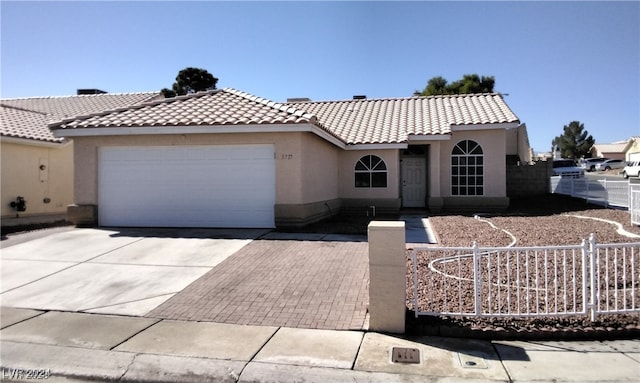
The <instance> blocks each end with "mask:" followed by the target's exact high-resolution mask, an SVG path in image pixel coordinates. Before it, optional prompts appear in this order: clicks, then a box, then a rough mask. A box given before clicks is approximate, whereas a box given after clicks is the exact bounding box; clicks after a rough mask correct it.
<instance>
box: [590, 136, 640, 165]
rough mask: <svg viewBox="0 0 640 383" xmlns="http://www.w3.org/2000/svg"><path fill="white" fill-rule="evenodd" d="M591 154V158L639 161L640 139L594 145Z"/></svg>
mask: <svg viewBox="0 0 640 383" xmlns="http://www.w3.org/2000/svg"><path fill="white" fill-rule="evenodd" d="M590 153H591V157H600V158H602V157H605V158H611V159H615V160H625V161H639V160H640V137H630V138H629V139H628V140H624V141H617V142H612V143H610V144H594V145H593V146H592V147H591V150H590Z"/></svg>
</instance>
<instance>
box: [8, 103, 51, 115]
mask: <svg viewBox="0 0 640 383" xmlns="http://www.w3.org/2000/svg"><path fill="white" fill-rule="evenodd" d="M0 106H2V107H3V108H8V109H15V110H20V111H23V112H29V113H37V114H41V115H43V116H48V115H49V113H47V112H42V111H39V110H35V109H29V108H22V107H20V106H14V105H8V104H5V103H2V102H0Z"/></svg>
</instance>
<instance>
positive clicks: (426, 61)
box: [0, 0, 640, 152]
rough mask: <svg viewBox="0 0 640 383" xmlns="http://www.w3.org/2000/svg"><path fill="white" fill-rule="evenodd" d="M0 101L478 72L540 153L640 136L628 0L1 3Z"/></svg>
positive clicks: (289, 89) (366, 89)
mask: <svg viewBox="0 0 640 383" xmlns="http://www.w3.org/2000/svg"><path fill="white" fill-rule="evenodd" d="M0 12H1V20H0V21H1V43H2V44H1V51H0V53H1V56H0V57H1V61H0V65H1V72H0V73H1V82H0V84H1V88H0V95H1V97H2V98H17V97H32V96H55V95H71V94H75V92H76V89H77V88H98V89H103V90H105V91H109V92H138V91H155V90H159V89H161V88H163V87H168V88H170V87H171V84H172V83H173V81H174V79H175V77H176V75H177V73H178V72H179V71H180V70H181V69H183V68H185V67H188V66H193V67H200V68H204V69H207V70H208V71H209V72H211V73H212V74H213V75H214V76H216V77H217V78H219V82H218V88H224V87H232V88H236V89H239V90H242V91H245V92H249V93H252V94H255V95H258V96H261V97H265V98H268V99H271V100H274V101H285V100H286V99H287V98H288V97H309V98H311V99H312V100H337V99H350V98H351V97H352V96H353V95H356V94H364V95H367V97H369V98H384V97H405V96H411V95H412V93H413V92H414V91H415V90H422V89H423V88H424V86H425V85H426V83H427V81H428V80H429V79H430V78H432V77H435V76H442V77H444V78H446V79H447V80H449V81H450V82H451V81H455V80H458V79H460V78H461V77H462V76H463V75H464V74H468V73H477V74H479V75H490V76H494V77H495V78H496V86H495V90H496V91H498V92H501V93H506V94H508V96H505V100H506V101H507V103H508V104H509V106H510V107H511V108H512V109H513V111H514V112H515V113H516V115H517V116H518V117H519V118H520V120H521V121H522V122H525V123H526V124H527V128H528V131H529V138H530V142H531V146H532V147H533V148H534V149H535V150H536V151H537V152H540V151H547V150H549V149H550V147H551V140H552V139H553V138H554V137H555V136H557V135H560V134H562V128H563V126H564V125H567V124H569V123H570V122H571V121H573V120H578V121H580V122H582V123H583V124H584V126H585V129H586V130H587V131H588V132H589V133H590V134H591V135H593V137H594V138H595V139H596V141H597V142H600V143H607V142H613V141H618V140H624V139H627V138H629V137H630V136H634V135H635V136H639V135H640V2H638V1H627V2H577V1H571V2H481V1H477V2H431V1H424V2H418V1H413V2H396V1H394V2H371V1H353V2H346V1H334V2H326V1H317V2H306V1H304V2H303V1H285V2H271V1H260V2H245V1H239V2H219V1H197V2H183V1H181V2H168V1H129V2H112V1H104V2H102V1H100V2H87V1H85V2H58V1H55V2H54V1H49V2H25V1H7V0H3V1H2V2H1V3H0Z"/></svg>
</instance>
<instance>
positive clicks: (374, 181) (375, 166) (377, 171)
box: [355, 155, 387, 188]
mask: <svg viewBox="0 0 640 383" xmlns="http://www.w3.org/2000/svg"><path fill="white" fill-rule="evenodd" d="M355 180H356V187H357V188H386V187H387V165H386V164H385V163H384V161H383V160H382V158H380V157H378V156H372V155H368V156H364V157H362V158H360V159H359V160H358V162H357V163H356V168H355Z"/></svg>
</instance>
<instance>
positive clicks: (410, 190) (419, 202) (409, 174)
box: [402, 157, 427, 207]
mask: <svg viewBox="0 0 640 383" xmlns="http://www.w3.org/2000/svg"><path fill="white" fill-rule="evenodd" d="M426 167H427V161H426V160H425V158H424V157H404V158H403V159H402V206H403V207H425V206H426V205H425V200H426V196H427V179H426V178H427V172H426Z"/></svg>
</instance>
